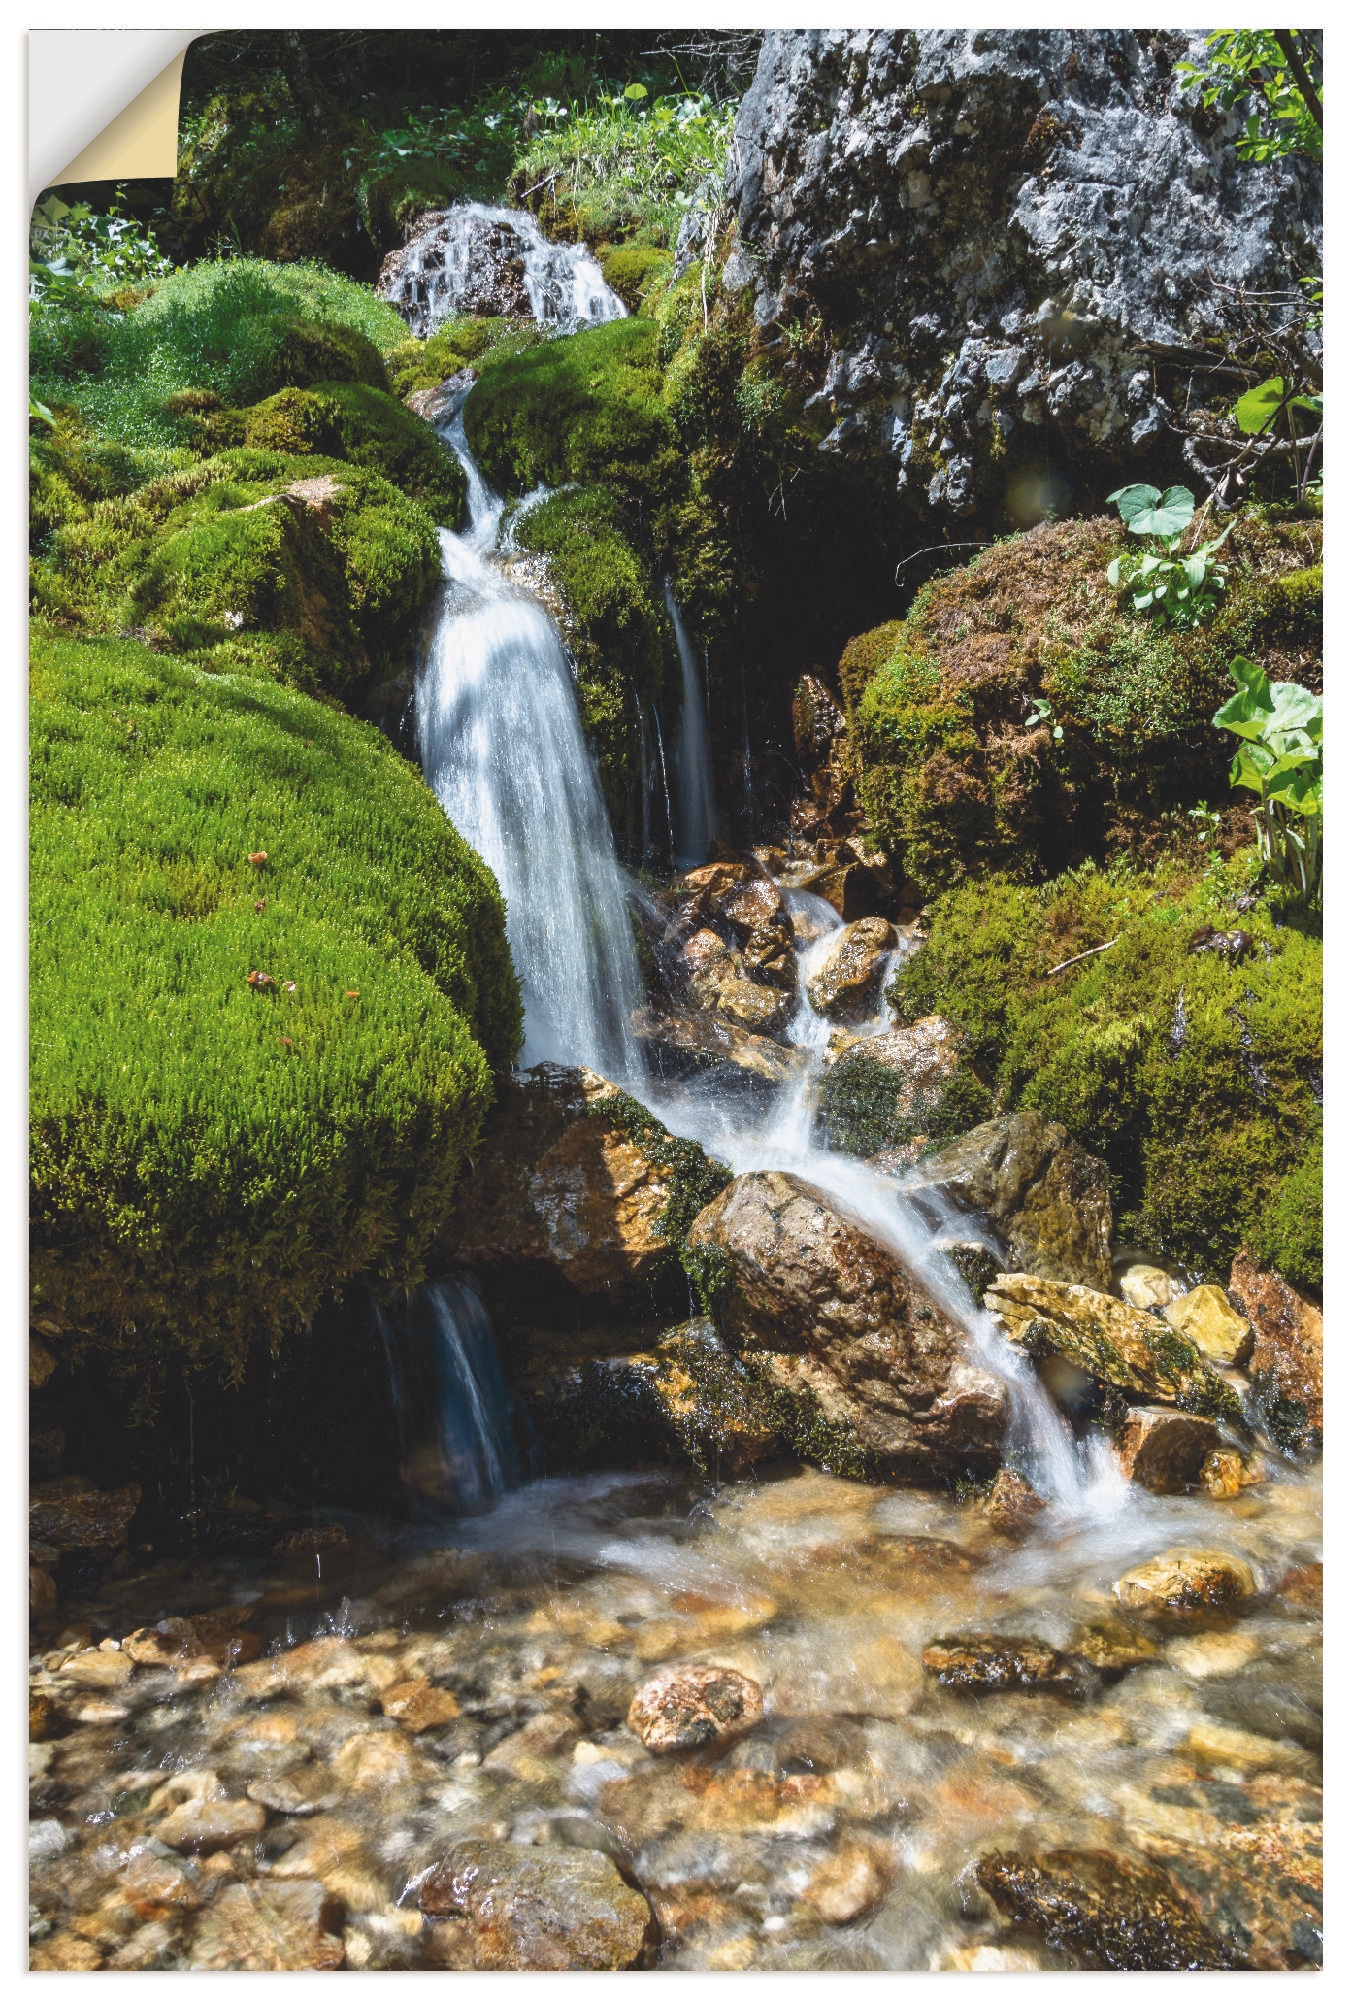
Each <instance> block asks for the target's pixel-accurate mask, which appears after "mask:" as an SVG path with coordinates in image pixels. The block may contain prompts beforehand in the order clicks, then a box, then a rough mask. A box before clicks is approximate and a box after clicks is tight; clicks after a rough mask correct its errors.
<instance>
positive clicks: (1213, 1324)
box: [1164, 1285, 1253, 1368]
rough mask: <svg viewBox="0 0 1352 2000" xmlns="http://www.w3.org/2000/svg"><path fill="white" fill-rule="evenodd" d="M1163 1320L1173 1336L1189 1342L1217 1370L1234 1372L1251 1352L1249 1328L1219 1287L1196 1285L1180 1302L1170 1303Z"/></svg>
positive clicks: (1251, 1336)
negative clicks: (1230, 1369) (1222, 1369)
mask: <svg viewBox="0 0 1352 2000" xmlns="http://www.w3.org/2000/svg"><path fill="white" fill-rule="evenodd" d="M1164 1317H1165V1318H1166V1319H1167V1320H1168V1322H1169V1324H1170V1326H1171V1327H1173V1329H1174V1331H1175V1333H1181V1334H1182V1335H1183V1336H1184V1338H1185V1339H1187V1340H1190V1341H1191V1342H1192V1343H1193V1345H1194V1347H1196V1348H1198V1349H1199V1350H1200V1351H1201V1352H1202V1353H1203V1354H1204V1355H1205V1356H1206V1358H1207V1360H1208V1361H1212V1362H1215V1363H1216V1365H1217V1366H1218V1367H1221V1368H1238V1367H1240V1366H1241V1365H1242V1364H1243V1363H1244V1362H1245V1361H1247V1360H1248V1358H1249V1356H1250V1354H1251V1353H1252V1352H1253V1328H1252V1327H1251V1326H1250V1325H1249V1322H1248V1321H1247V1320H1246V1319H1245V1318H1243V1316H1242V1315H1241V1314H1239V1313H1237V1312H1236V1311H1235V1309H1234V1307H1233V1306H1232V1305H1231V1303H1230V1301H1229V1299H1227V1298H1226V1296H1225V1293H1224V1292H1223V1291H1222V1290H1221V1288H1220V1286H1219V1285H1197V1286H1195V1287H1194V1289H1193V1290H1192V1291H1190V1292H1186V1293H1185V1294H1184V1295H1183V1297H1182V1298H1181V1299H1170V1300H1169V1301H1168V1302H1167V1303H1166V1304H1165V1307H1164Z"/></svg>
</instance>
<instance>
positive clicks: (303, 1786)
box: [245, 1764, 343, 1819]
mask: <svg viewBox="0 0 1352 2000" xmlns="http://www.w3.org/2000/svg"><path fill="white" fill-rule="evenodd" d="M245 1791H246V1793H247V1796H248V1797H249V1798H251V1799H252V1800H253V1801H254V1803H255V1804H256V1805H260V1806H266V1807H267V1808H268V1810H269V1811H270V1812H278V1813H285V1814H287V1816H288V1817H290V1818H292V1819H309V1818H310V1817H311V1815H312V1814H314V1813H320V1812H330V1811H331V1810H332V1809H333V1807H334V1806H336V1805H337V1804H338V1802H339V1800H340V1799H341V1798H342V1797H343V1787H342V1785H341V1784H340V1783H339V1782H338V1780H337V1779H336V1778H335V1777H334V1776H333V1774H332V1773H330V1772H328V1771H327V1770H326V1769H325V1768H324V1766H322V1765H315V1764H309V1765H299V1766H297V1767H296V1768H295V1769H294V1770H291V1771H280V1772H277V1773H275V1774H273V1775H271V1776H268V1777H263V1778H252V1779H250V1781H249V1783H248V1785H247V1786H246V1787H245Z"/></svg>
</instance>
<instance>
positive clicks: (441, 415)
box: [404, 368, 479, 424]
mask: <svg viewBox="0 0 1352 2000" xmlns="http://www.w3.org/2000/svg"><path fill="white" fill-rule="evenodd" d="M478 379H479V376H478V371H477V370H476V369H474V368H458V369H457V370H456V372H455V374H454V375H448V376H447V378H446V380H445V381H444V382H438V383H437V384H436V386H435V387H434V388H431V389H415V390H414V391H413V393H412V395H411V396H405V398H404V401H405V403H406V404H407V405H408V407H409V409H410V410H412V412H413V414H414V416H415V417H422V418H423V419H424V421H425V422H427V423H429V424H440V423H444V422H445V420H446V419H447V417H453V416H454V415H455V413H456V411H457V410H458V409H459V408H460V406H461V404H462V403H463V402H464V400H465V398H466V396H468V394H469V392H470V390H471V389H472V388H473V387H474V384H475V383H476V382H477V381H478Z"/></svg>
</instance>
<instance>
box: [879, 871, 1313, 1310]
mask: <svg viewBox="0 0 1352 2000" xmlns="http://www.w3.org/2000/svg"><path fill="white" fill-rule="evenodd" d="M1252 866H1253V862H1252V850H1250V851H1249V852H1248V853H1247V854H1245V855H1242V856H1239V857H1237V858H1236V860H1235V861H1233V862H1231V863H1228V864H1227V863H1222V862H1220V861H1213V862H1212V863H1211V865H1210V866H1209V867H1208V868H1207V869H1206V870H1205V871H1202V870H1200V869H1199V867H1198V866H1197V865H1195V864H1194V865H1192V866H1190V867H1189V866H1185V865H1184V864H1183V863H1182V862H1180V861H1164V862H1161V863H1160V864H1159V865H1158V866H1156V867H1155V868H1154V869H1151V870H1136V869H1133V868H1131V867H1130V866H1128V865H1127V864H1126V863H1118V864H1116V865H1114V866H1113V867H1111V868H1108V869H1099V868H1096V867H1093V866H1090V865H1086V866H1084V867H1082V868H1079V869H1077V870H1075V871H1073V872H1072V873H1070V874H1067V875H1065V876H1062V877H1060V878H1059V879H1058V880H1056V881H1053V882H1051V883H1048V884H1046V885H1044V886H1043V887H1041V888H1032V887H1027V886H1023V885H1019V884H1016V883H1013V882H1010V881H1008V880H1007V879H1001V878H994V879H988V880H986V881H983V882H981V883H968V884H964V885H963V886H962V887H961V888H959V889H955V890H952V891H950V892H948V893H947V894H946V895H943V896H941V897H939V898H938V899H937V901H936V902H935V903H934V904H933V905H932V907H931V912H930V921H929V932H928V936H927V939H926V942H925V944H924V945H923V947H922V949H921V950H920V951H918V952H917V953H916V954H915V955H914V956H913V957H912V958H910V959H908V960H907V961H906V963H905V964H904V965H903V966H902V967H901V969H900V971H899V973H898V974H897V977H896V979H895V981H894V983H893V987H892V997H893V1000H894V1003H895V1004H896V1006H897V1007H898V1009H899V1010H900V1012H901V1013H902V1015H903V1016H904V1017H905V1018H906V1019H918V1018H919V1017H921V1016H922V1015H926V1014H931V1013H940V1014H942V1015H944V1017H945V1018H946V1019H948V1020H951V1021H953V1022H954V1023H956V1024H957V1025H958V1026H959V1027H960V1028H962V1029H963V1030H965V1032H966V1034H967V1037H968V1045H967V1063H968V1065H969V1067H970V1070H971V1073H972V1075H973V1077H974V1079H975V1080H977V1081H978V1082H980V1083H982V1084H984V1085H985V1086H986V1087H987V1088H989V1089H990V1091H991V1092H992V1094H993V1097H994V1101H995V1104H996V1106H997V1108H998V1109H1001V1110H1013V1109H1018V1108H1027V1109H1030V1110H1036V1111H1041V1112H1043V1113H1044V1114H1045V1115H1046V1116H1047V1117H1049V1118H1053V1119H1056V1120H1057V1121H1058V1122H1060V1123H1061V1124H1063V1125H1065V1126H1066V1127H1067V1128H1068V1129H1069V1131H1070V1132H1071V1134H1072V1135H1073V1137H1075V1138H1076V1139H1077V1140H1078V1141H1079V1142H1080V1143H1081V1144H1082V1145H1084V1146H1086V1147H1087V1148H1088V1149H1089V1150H1090V1151H1091V1152H1093V1153H1097V1154H1099V1155H1101V1156H1102V1157H1103V1158H1104V1159H1106V1160H1107V1162H1108V1164H1109V1167H1110V1170H1111V1173H1112V1176H1113V1207H1114V1210H1115V1212H1116V1213H1117V1215H1118V1217H1119V1230H1120V1233H1121V1234H1122V1235H1123V1236H1124V1237H1126V1238H1129V1239H1130V1240H1133V1241H1136V1242H1139V1243H1141V1244H1142V1245H1143V1246H1145V1247H1147V1248H1150V1249H1152V1250H1154V1251H1156V1252H1158V1253H1159V1254H1161V1255H1167V1256H1172V1257H1175V1258H1177V1259H1179V1260H1181V1261H1183V1262H1184V1263H1186V1264H1189V1265H1191V1266H1194V1267H1196V1268H1197V1269H1198V1270H1199V1271H1200V1272H1204V1273H1206V1274H1207V1275H1208V1276H1213V1277H1220V1278H1222V1279H1223V1277H1224V1273H1225V1271H1226V1270H1227V1269H1228V1267H1229V1262H1230V1259H1231V1258H1232V1256H1233V1255H1234V1253H1235V1251H1236V1249H1237V1248H1238V1247H1239V1245H1240V1244H1241V1243H1242V1242H1246V1241H1247V1240H1248V1238H1249V1236H1250V1233H1251V1232H1255V1231H1256V1232H1258V1233H1259V1234H1260V1235H1261V1237H1262V1241H1263V1245H1264V1248H1263V1255H1264V1258H1265V1260H1266V1261H1268V1262H1269V1263H1271V1264H1272V1265H1274V1266H1275V1267H1276V1268H1278V1269H1280V1270H1282V1271H1283V1274H1284V1275H1289V1276H1291V1277H1293V1278H1294V1277H1295V1276H1296V1273H1297V1271H1299V1274H1300V1275H1299V1282H1301V1283H1303V1284H1306V1285H1310V1284H1316V1283H1318V1277H1317V1271H1318V1268H1319V1261H1318V1209H1317V1195H1318V1175H1317V1170H1316V1168H1315V1167H1314V1164H1313V1156H1314V1153H1315V1150H1316V1149H1317V1147H1318V1144H1319V1132H1320V1101H1319V1096H1318V1092H1319V1089H1320V1077H1321V1071H1320V1049H1321V996H1320V974H1321V963H1322V954H1321V947H1320V944H1319V941H1318V939H1317V938H1316V937H1314V936H1310V935H1307V934H1306V933H1305V932H1304V931H1301V930H1297V929H1293V928H1291V927H1289V926H1288V925H1285V924H1282V923H1279V922H1278V921H1277V919H1276V917H1275V916H1274V913H1273V911H1272V909H1271V908H1270V907H1269V906H1268V905H1267V904H1266V903H1264V902H1262V901H1261V900H1258V899H1257V898H1256V897H1254V896H1253V892H1252V891H1251V890H1250V889H1249V887H1248V882H1249V878H1250V875H1251V872H1252ZM1237 905H1238V907H1237ZM1217 936H1219V937H1220V938H1221V939H1222V940H1224V941H1226V944H1225V948H1222V949H1220V950H1218V949H1216V948H1215V943H1216V939H1217ZM1101 946H1107V947H1108V949H1106V950H1100V949H1099V947H1101ZM1201 947H1205V948H1201ZM1081 953H1084V954H1087V955H1086V956H1084V957H1083V958H1080V957H1079V954H1081ZM1072 960H1077V961H1078V962H1075V963H1068V961H1072ZM1058 968H1064V969H1058ZM1282 1259H1285V1260H1286V1262H1285V1263H1283V1262H1282Z"/></svg>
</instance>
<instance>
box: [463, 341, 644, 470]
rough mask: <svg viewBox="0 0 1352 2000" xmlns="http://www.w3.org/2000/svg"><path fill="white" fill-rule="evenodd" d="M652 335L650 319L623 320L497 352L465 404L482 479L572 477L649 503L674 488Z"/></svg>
mask: <svg viewBox="0 0 1352 2000" xmlns="http://www.w3.org/2000/svg"><path fill="white" fill-rule="evenodd" d="M657 343H658V331H657V328H656V326H655V325H654V324H653V322H652V321H651V320H646V319H620V320H611V321H609V322H608V323H607V324H605V325H603V326H596V327H589V328H588V329H587V330H586V331H584V332H582V333H575V334H571V335H568V336H565V337H564V338H561V339H558V340H547V341H544V342H541V343H540V344H539V345H537V346H534V347H531V348H528V349H526V350H524V351H523V352H521V353H518V354H514V355H511V356H509V357H507V358H505V359H502V360H498V359H496V358H495V360H494V364H493V366H492V367H491V368H489V369H486V370H485V372H484V374H483V376H482V378H481V379H480V381H479V382H478V383H477V384H476V386H475V387H474V389H473V390H472V391H471V392H470V397H469V400H468V402H467V403H466V405H465V431H466V435H467V436H468V438H469V442H470V446H471V448H472V449H473V451H474V454H475V457H476V458H477V459H478V461H479V464H480V465H481V466H482V468H483V471H484V475H485V477H486V478H487V479H488V480H489V481H490V483H491V484H492V485H494V486H496V487H497V488H498V490H499V491H500V492H507V493H525V492H528V491H529V490H530V488H531V487H533V486H538V485H544V486H564V485H567V484H569V483H570V482H579V483H582V484H598V485H607V486H616V487H619V488H620V489H621V490H622V491H624V492H627V493H632V494H635V495H638V496H641V497H643V498H644V499H646V500H647V501H649V502H650V503H657V502H659V501H660V500H662V499H663V498H665V497H667V496H669V495H670V494H672V493H674V492H675V491H676V490H678V489H679V487H680V485H681V484H682V481H683V477H684V468H683V466H682V462H681V459H680V455H679V453H678V450H677V444H676V438H675V435H674V433H673V431H672V427H671V421H670V418H669V417H668V415H667V412H666V409H665V407H664V406H663V402H662V394H661V378H660V376H659V374H658V368H657Z"/></svg>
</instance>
